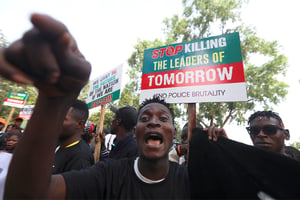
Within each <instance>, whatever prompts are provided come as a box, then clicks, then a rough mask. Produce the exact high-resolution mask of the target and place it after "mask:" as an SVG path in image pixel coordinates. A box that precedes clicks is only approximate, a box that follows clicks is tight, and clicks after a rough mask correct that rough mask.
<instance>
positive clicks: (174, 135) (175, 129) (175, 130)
mask: <svg viewBox="0 0 300 200" xmlns="http://www.w3.org/2000/svg"><path fill="white" fill-rule="evenodd" d="M176 135H177V128H176V127H175V126H174V130H173V138H176Z"/></svg>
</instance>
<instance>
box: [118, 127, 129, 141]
mask: <svg viewBox="0 0 300 200" xmlns="http://www.w3.org/2000/svg"><path fill="white" fill-rule="evenodd" d="M129 134H132V133H131V131H127V130H125V129H124V128H120V129H119V130H118V132H117V135H116V139H117V140H119V139H121V138H123V137H126V136H127V135H129Z"/></svg>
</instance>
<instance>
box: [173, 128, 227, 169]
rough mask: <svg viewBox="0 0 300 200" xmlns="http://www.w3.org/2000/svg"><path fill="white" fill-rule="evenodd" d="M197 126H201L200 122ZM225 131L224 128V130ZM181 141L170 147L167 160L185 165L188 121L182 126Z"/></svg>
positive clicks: (187, 146)
mask: <svg viewBox="0 0 300 200" xmlns="http://www.w3.org/2000/svg"><path fill="white" fill-rule="evenodd" d="M196 127H198V128H203V127H202V126H201V125H200V124H199V125H197V126H196ZM224 132H225V130H224ZM180 137H181V143H180V144H178V145H176V146H175V147H173V148H172V150H171V151H170V152H169V160H170V161H173V162H177V163H179V164H183V165H187V154H188V149H189V145H188V142H189V141H188V123H185V125H184V126H183V127H182V131H181V135H180Z"/></svg>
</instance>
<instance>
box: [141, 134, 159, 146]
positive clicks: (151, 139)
mask: <svg viewBox="0 0 300 200" xmlns="http://www.w3.org/2000/svg"><path fill="white" fill-rule="evenodd" d="M145 142H146V144H149V145H160V144H162V143H163V138H162V136H161V135H159V134H150V135H148V136H147V137H146V138H145Z"/></svg>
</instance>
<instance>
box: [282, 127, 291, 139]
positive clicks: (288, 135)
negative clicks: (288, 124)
mask: <svg viewBox="0 0 300 200" xmlns="http://www.w3.org/2000/svg"><path fill="white" fill-rule="evenodd" d="M283 134H284V139H286V140H289V139H290V131H289V129H284V130H283Z"/></svg>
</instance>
